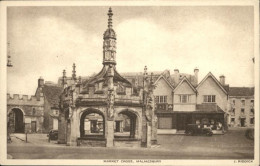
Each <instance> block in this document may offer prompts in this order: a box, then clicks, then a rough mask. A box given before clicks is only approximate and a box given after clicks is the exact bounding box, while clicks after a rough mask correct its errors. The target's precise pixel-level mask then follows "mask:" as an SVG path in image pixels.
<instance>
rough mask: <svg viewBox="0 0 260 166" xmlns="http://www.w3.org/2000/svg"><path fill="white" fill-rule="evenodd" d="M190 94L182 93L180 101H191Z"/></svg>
mask: <svg viewBox="0 0 260 166" xmlns="http://www.w3.org/2000/svg"><path fill="white" fill-rule="evenodd" d="M189 102H190V96H189V95H180V103H189Z"/></svg>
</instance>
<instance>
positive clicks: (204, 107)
mask: <svg viewBox="0 0 260 166" xmlns="http://www.w3.org/2000/svg"><path fill="white" fill-rule="evenodd" d="M194 113H225V112H224V111H223V110H222V109H221V108H220V107H219V106H218V105H217V104H216V103H203V104H197V105H196V111H194Z"/></svg>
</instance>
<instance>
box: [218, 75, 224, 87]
mask: <svg viewBox="0 0 260 166" xmlns="http://www.w3.org/2000/svg"><path fill="white" fill-rule="evenodd" d="M219 82H220V83H221V85H225V76H224V75H221V76H219Z"/></svg>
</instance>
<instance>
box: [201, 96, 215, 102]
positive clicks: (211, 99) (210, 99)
mask: <svg viewBox="0 0 260 166" xmlns="http://www.w3.org/2000/svg"><path fill="white" fill-rule="evenodd" d="M203 102H204V103H215V102H216V96H215V95H204V96H203Z"/></svg>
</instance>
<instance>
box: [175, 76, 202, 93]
mask: <svg viewBox="0 0 260 166" xmlns="http://www.w3.org/2000/svg"><path fill="white" fill-rule="evenodd" d="M184 81H186V82H187V83H188V85H189V86H190V87H191V89H192V90H193V91H194V92H197V90H196V89H195V88H194V86H193V85H192V84H191V83H190V81H189V80H188V79H187V77H185V76H184V77H183V78H182V80H181V81H180V82H179V83H178V84H177V86H176V87H175V89H174V91H176V90H177V89H178V87H180V86H181V84H182V83H183V82H184Z"/></svg>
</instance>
